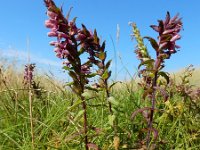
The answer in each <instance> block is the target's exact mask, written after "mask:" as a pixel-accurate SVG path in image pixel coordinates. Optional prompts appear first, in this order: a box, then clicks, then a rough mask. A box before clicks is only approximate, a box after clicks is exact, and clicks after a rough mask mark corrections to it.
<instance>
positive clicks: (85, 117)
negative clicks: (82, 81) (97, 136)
mask: <svg viewBox="0 0 200 150" xmlns="http://www.w3.org/2000/svg"><path fill="white" fill-rule="evenodd" d="M81 100H82V107H83V110H84V114H83V118H84V125H83V126H84V134H85V135H84V136H85V137H84V138H85V139H84V142H85V149H86V150H88V136H87V132H88V122H87V105H86V102H85V99H84V97H82V96H81Z"/></svg>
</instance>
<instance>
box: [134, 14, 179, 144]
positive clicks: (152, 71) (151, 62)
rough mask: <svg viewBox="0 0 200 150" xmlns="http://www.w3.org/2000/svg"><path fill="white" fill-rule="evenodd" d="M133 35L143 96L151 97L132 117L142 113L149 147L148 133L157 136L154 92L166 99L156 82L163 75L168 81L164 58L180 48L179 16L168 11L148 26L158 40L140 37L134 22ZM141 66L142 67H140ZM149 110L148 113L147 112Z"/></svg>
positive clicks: (165, 94)
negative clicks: (152, 50)
mask: <svg viewBox="0 0 200 150" xmlns="http://www.w3.org/2000/svg"><path fill="white" fill-rule="evenodd" d="M132 26H133V33H134V37H135V38H136V41H137V43H138V44H137V49H136V51H135V53H136V54H137V57H138V59H139V60H140V61H141V63H140V65H139V66H138V69H140V71H139V74H140V76H142V77H143V83H142V84H141V85H142V86H143V88H144V98H145V97H146V96H148V97H149V98H150V99H151V107H146V108H142V109H140V110H137V111H136V112H134V113H133V115H132V118H134V116H135V115H136V114H137V113H139V112H140V113H142V114H143V116H144V117H145V118H146V120H147V122H148V128H147V131H148V134H147V138H146V140H147V147H149V142H150V133H151V132H154V136H157V134H156V132H155V131H156V130H155V129H154V128H153V115H154V111H155V105H156V93H157V92H160V93H161V94H162V95H163V96H164V98H165V100H166V99H167V93H166V91H165V90H164V89H162V88H161V87H160V86H159V85H158V84H157V82H158V78H159V77H161V76H162V77H164V78H165V79H166V81H167V84H168V82H169V77H168V74H167V73H166V72H163V71H162V69H163V68H164V62H165V60H166V59H170V57H171V55H172V54H174V53H176V52H177V48H180V47H179V46H178V45H176V41H177V40H179V39H180V38H181V36H180V35H179V32H180V30H181V29H182V21H181V18H179V17H178V15H176V16H175V17H173V18H170V14H169V12H167V15H166V18H165V20H158V25H151V26H150V27H151V28H152V29H153V30H155V31H156V32H158V34H159V35H158V38H157V39H158V40H155V39H153V38H152V37H144V38H142V37H141V35H140V33H139V30H138V29H137V26H136V24H132ZM143 39H148V40H149V41H150V43H151V46H152V47H153V49H154V50H155V52H156V58H155V59H153V58H151V56H150V55H149V53H148V50H147V47H146V46H145V45H144V41H143ZM142 66H143V69H141V67H142ZM147 111H150V113H147Z"/></svg>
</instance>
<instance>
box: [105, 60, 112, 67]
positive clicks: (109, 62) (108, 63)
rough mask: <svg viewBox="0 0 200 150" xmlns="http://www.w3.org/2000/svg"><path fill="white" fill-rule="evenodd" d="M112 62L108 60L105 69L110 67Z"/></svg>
mask: <svg viewBox="0 0 200 150" xmlns="http://www.w3.org/2000/svg"><path fill="white" fill-rule="evenodd" d="M111 62H112V60H109V61H108V62H107V63H106V69H108V68H109V67H110V64H111Z"/></svg>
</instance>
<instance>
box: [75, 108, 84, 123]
mask: <svg viewBox="0 0 200 150" xmlns="http://www.w3.org/2000/svg"><path fill="white" fill-rule="evenodd" d="M83 113H84V110H80V111H79V112H78V114H77V115H76V117H75V118H74V121H78V120H79V118H80V117H81V116H82V115H83Z"/></svg>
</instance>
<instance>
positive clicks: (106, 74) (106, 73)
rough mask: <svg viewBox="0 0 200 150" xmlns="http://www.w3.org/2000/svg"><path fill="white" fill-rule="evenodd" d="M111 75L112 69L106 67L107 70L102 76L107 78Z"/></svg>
mask: <svg viewBox="0 0 200 150" xmlns="http://www.w3.org/2000/svg"><path fill="white" fill-rule="evenodd" d="M110 75H111V71H108V70H107V69H106V70H105V72H104V73H103V75H102V78H103V79H104V80H106V79H108V78H109V77H110Z"/></svg>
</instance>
